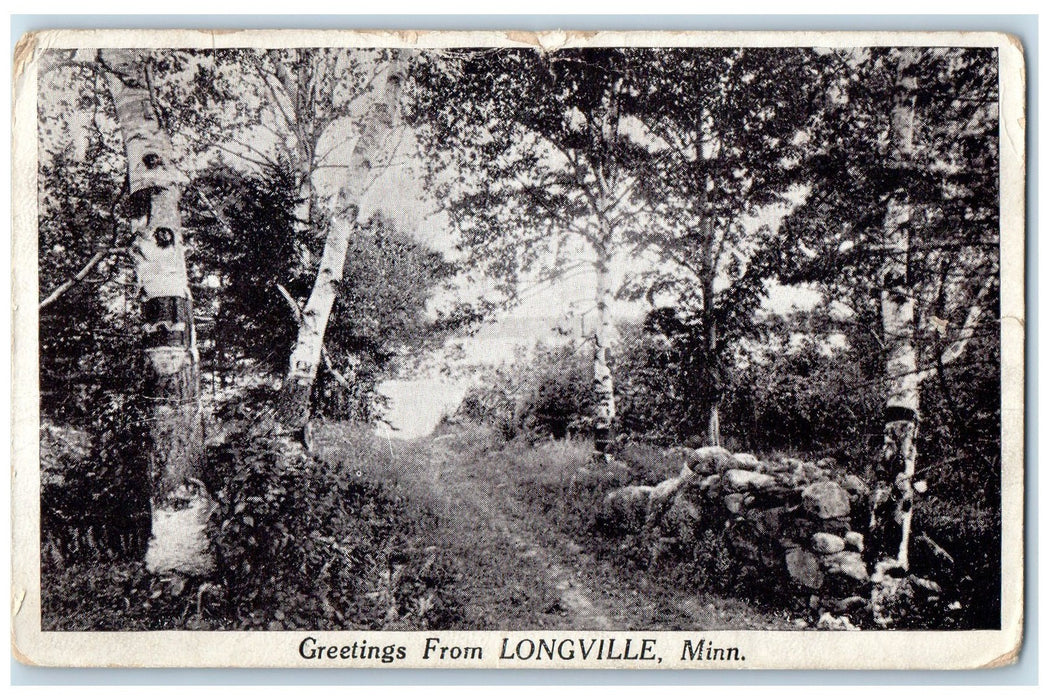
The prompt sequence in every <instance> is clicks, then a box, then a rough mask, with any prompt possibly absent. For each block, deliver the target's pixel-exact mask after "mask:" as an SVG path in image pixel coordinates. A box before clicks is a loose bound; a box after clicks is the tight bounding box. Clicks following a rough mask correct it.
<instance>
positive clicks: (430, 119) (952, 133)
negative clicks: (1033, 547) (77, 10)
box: [13, 31, 1024, 668]
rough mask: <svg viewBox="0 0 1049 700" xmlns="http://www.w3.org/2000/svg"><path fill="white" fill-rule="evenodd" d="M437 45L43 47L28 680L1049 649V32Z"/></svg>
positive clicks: (29, 378)
mask: <svg viewBox="0 0 1049 700" xmlns="http://www.w3.org/2000/svg"><path fill="white" fill-rule="evenodd" d="M536 36H538V35H536ZM426 37H427V35H422V39H418V38H417V40H415V41H412V40H410V39H405V38H404V37H401V36H397V35H391V36H381V35H367V34H365V35H358V34H352V33H348V32H343V33H326V32H320V31H318V32H312V33H303V32H299V33H295V34H289V35H286V36H285V35H282V34H281V33H280V32H255V33H250V32H249V33H245V35H243V36H242V35H240V34H236V33H233V34H227V35H223V36H222V37H221V41H218V40H217V39H218V38H219V37H218V36H217V35H216V36H210V35H207V33H204V32H198V33H193V32H170V36H166V35H165V33H164V32H151V33H150V34H149V36H148V37H147V36H146V35H139V34H136V33H134V32H130V31H124V32H119V31H113V32H100V33H83V34H81V33H77V32H56V33H53V35H51V36H47V35H43V37H42V36H41V35H35V36H30V37H28V38H27V39H23V43H22V45H21V46H20V49H19V50H20V51H21V53H18V52H16V57H15V58H16V81H15V82H16V92H17V95H16V109H15V132H16V133H15V141H16V144H15V145H16V153H17V155H16V158H17V159H19V160H17V162H16V177H15V179H16V180H19V182H18V183H16V192H17V191H19V190H18V189H17V188H19V187H20V188H21V192H22V193H23V194H24V197H22V198H18V197H16V200H15V201H16V206H17V209H16V211H15V212H14V214H15V220H16V227H15V241H16V245H15V248H16V254H15V270H14V272H15V282H16V301H17V299H18V298H21V300H22V302H24V303H22V304H20V305H18V309H17V311H16V317H15V319H16V325H15V339H14V342H15V355H16V360H15V361H16V367H15V373H16V379H15V381H16V389H17V387H18V386H21V387H22V390H21V391H17V390H16V421H15V449H14V456H15V460H16V470H15V487H14V500H15V502H14V504H13V507H14V511H15V515H16V518H15V519H16V521H17V523H18V525H17V527H16V532H15V535H16V542H15V548H16V556H15V578H16V582H22V583H23V584H24V586H25V588H24V596H25V599H24V603H21V602H20V603H19V605H23V604H24V611H22V614H21V615H19V614H18V613H16V615H15V621H14V626H15V642H14V643H15V653H16V656H19V658H23V659H24V660H27V661H29V662H31V663H40V664H45V665H55V664H57V665H101V664H117V665H121V664H123V663H129V664H140V663H146V662H144V661H141V660H139V661H136V660H135V659H142V658H146V657H143V656H137V657H136V656H135V654H151V655H152V656H149V659H150V662H149V663H150V664H151V665H156V664H159V665H181V664H189V665H201V664H202V665H211V664H223V665H246V666H254V665H277V666H282V665H283V666H324V665H326V666H341V667H346V666H372V667H391V666H403V667H418V666H428V665H434V666H443V667H463V668H467V667H488V668H494V667H499V666H505V667H579V668H589V667H601V666H602V665H603V666H605V667H624V668H625V667H630V668H700V667H705V668H747V667H788V668H789V667H835V668H848V667H898V668H902V667H922V666H928V667H937V668H942V667H953V666H959V667H969V666H974V665H985V664H1001V663H1009V662H1010V661H1011V660H1012V659H1015V655H1016V653H1017V652H1018V648H1019V647H1018V645H1019V643H1020V636H1019V635H1020V620H1021V618H1022V614H1023V608H1022V603H1023V601H1022V594H1021V591H1022V586H1023V571H1022V559H1021V547H1022V532H1023V530H1022V527H1023V521H1022V512H1021V509H1022V498H1023V497H1022V480H1023V445H1022V443H1023V410H1024V403H1023V381H1024V369H1023V368H1024V357H1023V342H1024V340H1023V339H1024V335H1023V333H1024V331H1023V314H1024V305H1023V295H1024V271H1023V255H1024V253H1023V247H1024V232H1023V216H1024V198H1023V191H1022V188H1023V182H1024V172H1023V167H1024V166H1023V157H1024V151H1023V139H1024V131H1023V129H1024V127H1023V122H1022V120H1023V110H1024V104H1023V93H1022V87H1020V86H1022V83H1023V79H1024V76H1023V62H1022V61H1023V59H1022V53H1021V50H1020V48H1019V46H1017V45H1015V44H1014V43H1012V42H1011V41H1010V39H1009V38H1008V37H1005V36H1004V35H997V34H985V35H979V34H976V35H963V34H949V35H943V36H940V35H936V34H922V35H917V36H914V35H907V34H898V35H892V34H880V35H864V34H844V33H841V34H834V33H829V32H828V33H823V34H808V35H804V36H801V37H798V38H796V39H791V38H790V35H785V34H783V33H781V34H778V35H777V34H774V33H766V34H757V33H755V34H753V35H751V36H746V35H741V34H734V35H732V37H731V38H730V39H729V42H730V43H729V44H728V45H726V44H725V43H724V42H725V38H724V37H718V36H717V35H716V34H702V33H694V34H692V35H689V34H685V35H681V34H676V35H659V34H658V33H657V34H629V33H621V34H612V35H610V36H609V37H605V38H602V36H601V35H597V36H590V37H577V36H574V35H572V34H571V33H567V34H559V35H557V37H555V38H554V39H551V37H549V36H547V37H545V38H542V39H541V40H540V39H536V38H535V37H533V40H527V39H524V38H521V37H515V36H510V35H503V34H497V33H490V34H488V35H481V36H480V37H479V36H478V35H476V34H456V33H449V34H443V33H435V35H434V36H431V37H430V38H429V39H430V40H429V41H427V38H426ZM741 37H742V39H741ZM142 39H148V40H142ZM19 71H21V73H19ZM27 120H29V123H27ZM20 169H21V170H20ZM19 172H21V173H23V175H24V177H21V178H20V177H19V175H18V173H19ZM20 261H21V262H22V263H24V264H20ZM1017 261H1018V262H1017ZM18 295H21V297H19V296H18ZM827 631H835V632H839V633H840V634H834V635H821V634H818V633H819V632H827ZM904 631H905V632H909V633H913V632H921V633H943V634H944V635H945V636H944V637H942V639H944V640H946V641H944V643H943V644H941V643H940V642H939V641H936V640H938V639H941V637H937V636H930V637H927V636H912V637H909V638H910V639H913V640H919V639H921V640H923V641H922V642H921V643H920V644H917V643H916V644H914V645H913V646H911V647H908V646H907V645H906V644H901V643H900V642H899V640H900V639H907V638H908V637H906V636H904V637H900V636H898V635H894V633H897V632H904ZM112 632H139V633H149V635H152V636H146V637H141V638H139V639H146V640H154V641H155V643H154V641H149V642H147V643H145V647H146V650H145V651H141V650H139V651H136V650H134V649H133V648H126V647H124V646H123V645H122V643H121V642H120V639H121V636H120V635H107V636H99V635H93V634H92V633H112ZM216 632H235V633H243V634H239V635H237V636H234V637H230V639H236V640H246V641H244V644H246V645H249V646H250V645H251V644H254V643H255V642H254V641H251V640H263V641H259V643H260V644H264V646H265V647H266V648H267V649H268V651H266V652H265V653H263V652H259V653H258V654H254V652H250V651H245V650H248V649H249V646H244V647H242V648H241V651H238V650H237V649H236V648H235V647H234V646H231V645H230V644H228V643H225V642H223V641H222V639H224V637H222V636H221V635H215V634H214V633H216ZM584 632H585V633H586V634H583V633H584ZM753 632H761V633H769V632H772V633H778V634H777V636H774V637H768V638H767V639H766V637H765V636H761V635H753V634H750V633H753ZM171 633H180V635H181V636H180V635H172V634H171ZM184 633H192V634H190V635H188V636H187V635H186V634H184ZM270 633H280V634H270ZM668 633H673V634H672V635H669V636H668ZM748 634H749V636H748ZM981 635H985V636H981ZM136 638H138V637H136ZM771 639H775V640H778V641H776V642H775V643H774V644H773V643H772V642H771V641H769V640H771ZM889 639H892V640H896V641H895V642H893V644H891V645H890V644H888V643H887V640H889ZM976 640H982V641H979V642H977V641H976ZM810 643H811V645H812V646H811V647H810V649H811V652H810V653H811V658H810V659H809V660H808V661H803V660H802V659H804V658H805V653H806V652H805V650H804V649H805V646H806V645H809V644H810ZM952 645H953V646H952ZM133 646H134V645H130V644H129V647H133ZM210 649H214V650H216V651H214V653H212V652H211V651H209V650H210ZM164 650H167V651H164ZM839 654H840V655H839ZM165 655H167V656H165Z"/></svg>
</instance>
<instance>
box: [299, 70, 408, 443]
mask: <svg viewBox="0 0 1049 700" xmlns="http://www.w3.org/2000/svg"><path fill="white" fill-rule="evenodd" d="M404 71H405V66H404V61H403V59H402V58H401V56H400V55H399V54H397V53H395V54H394V56H393V57H392V58H391V60H390V66H389V68H388V69H387V75H386V83H385V86H384V88H383V94H382V97H381V98H380V99H378V100H376V101H375V102H374V103H373V104H372V105H371V107H370V108H369V110H368V113H367V114H366V115H365V118H364V129H363V131H362V132H361V136H360V138H359V139H358V140H357V143H356V144H355V145H354V148H353V152H352V154H351V155H350V163H349V166H348V168H347V183H346V184H345V185H344V186H343V187H342V189H341V190H340V191H339V196H338V203H337V206H336V210H335V212H334V213H333V215H332V220H331V227H330V229H329V231H328V235H327V237H326V239H325V241H324V250H323V252H322V253H321V260H320V263H319V265H318V269H317V278H316V280H315V281H314V283H313V289H312V290H311V291H310V296H309V299H307V301H306V305H305V307H304V308H303V312H302V323H301V324H300V326H299V333H298V337H297V338H296V341H295V345H294V346H293V347H292V351H291V357H290V360H289V363H288V373H287V376H286V377H285V381H284V387H283V393H284V397H283V417H282V419H283V421H284V423H285V425H287V427H289V428H291V429H293V430H302V429H303V428H305V426H306V423H307V421H308V420H309V409H310V393H311V392H312V390H313V384H314V381H315V380H316V378H317V369H318V367H319V366H320V360H321V349H322V348H323V344H324V333H325V330H326V329H327V327H328V320H329V318H330V317H331V310H332V306H333V305H334V303H335V297H336V294H337V293H338V284H339V282H341V281H342V273H343V267H344V265H345V262H346V250H347V248H348V246H349V241H350V236H351V235H353V232H354V231H355V230H356V228H357V217H358V214H359V211H360V206H359V205H360V200H361V197H362V196H363V195H364V192H365V191H366V189H367V188H368V186H369V184H370V181H371V179H372V178H373V177H374V175H375V173H374V169H375V167H376V159H377V158H378V156H379V155H380V148H381V147H382V145H383V144H384V142H385V141H386V139H387V137H388V136H389V134H390V132H391V131H392V130H393V128H394V124H395V121H396V116H397V112H398V109H399V105H400V99H401V84H402V82H403V78H404Z"/></svg>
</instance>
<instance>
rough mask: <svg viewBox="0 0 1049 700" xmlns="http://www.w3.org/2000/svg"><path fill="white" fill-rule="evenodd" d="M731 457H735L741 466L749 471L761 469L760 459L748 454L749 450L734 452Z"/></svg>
mask: <svg viewBox="0 0 1049 700" xmlns="http://www.w3.org/2000/svg"><path fill="white" fill-rule="evenodd" d="M732 458H733V459H735V460H736V462H738V463H739V465H740V466H741V467H743V468H744V469H749V470H750V471H754V472H760V471H762V469H763V466H764V465H762V464H761V461H760V460H759V459H758V458H757V457H755V456H754V455H752V454H750V453H749V452H737V453H736V454H734V455H732Z"/></svg>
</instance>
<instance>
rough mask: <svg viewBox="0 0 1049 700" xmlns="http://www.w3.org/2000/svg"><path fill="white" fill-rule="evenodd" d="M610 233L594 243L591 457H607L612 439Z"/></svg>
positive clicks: (613, 393) (613, 390) (606, 458)
mask: <svg viewBox="0 0 1049 700" xmlns="http://www.w3.org/2000/svg"><path fill="white" fill-rule="evenodd" d="M609 239H610V236H608V235H607V233H605V234H603V235H602V236H601V240H600V241H598V244H597V245H596V246H595V252H596V254H597V259H596V262H595V263H594V266H595V268H596V271H597V289H596V301H597V329H596V332H595V333H594V456H595V457H596V458H599V459H604V460H608V459H611V452H610V450H611V444H612V440H613V438H614V436H613V434H612V423H613V421H614V420H615V417H616V397H615V386H614V384H613V381H612V369H611V368H610V367H609V366H608V348H609V344H610V343H611V338H612V318H611V305H612V287H611V284H610V281H609V277H608V273H609V271H608V266H609V262H610V260H609V258H610V257H611V256H610V251H609V244H610V240H609Z"/></svg>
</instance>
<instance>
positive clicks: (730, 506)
mask: <svg viewBox="0 0 1049 700" xmlns="http://www.w3.org/2000/svg"><path fill="white" fill-rule="evenodd" d="M721 502H722V503H723V504H724V506H725V510H727V511H728V512H729V513H732V514H733V515H738V514H739V512H740V511H742V510H743V494H742V493H727V494H725V497H724V498H722V499H721Z"/></svg>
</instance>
